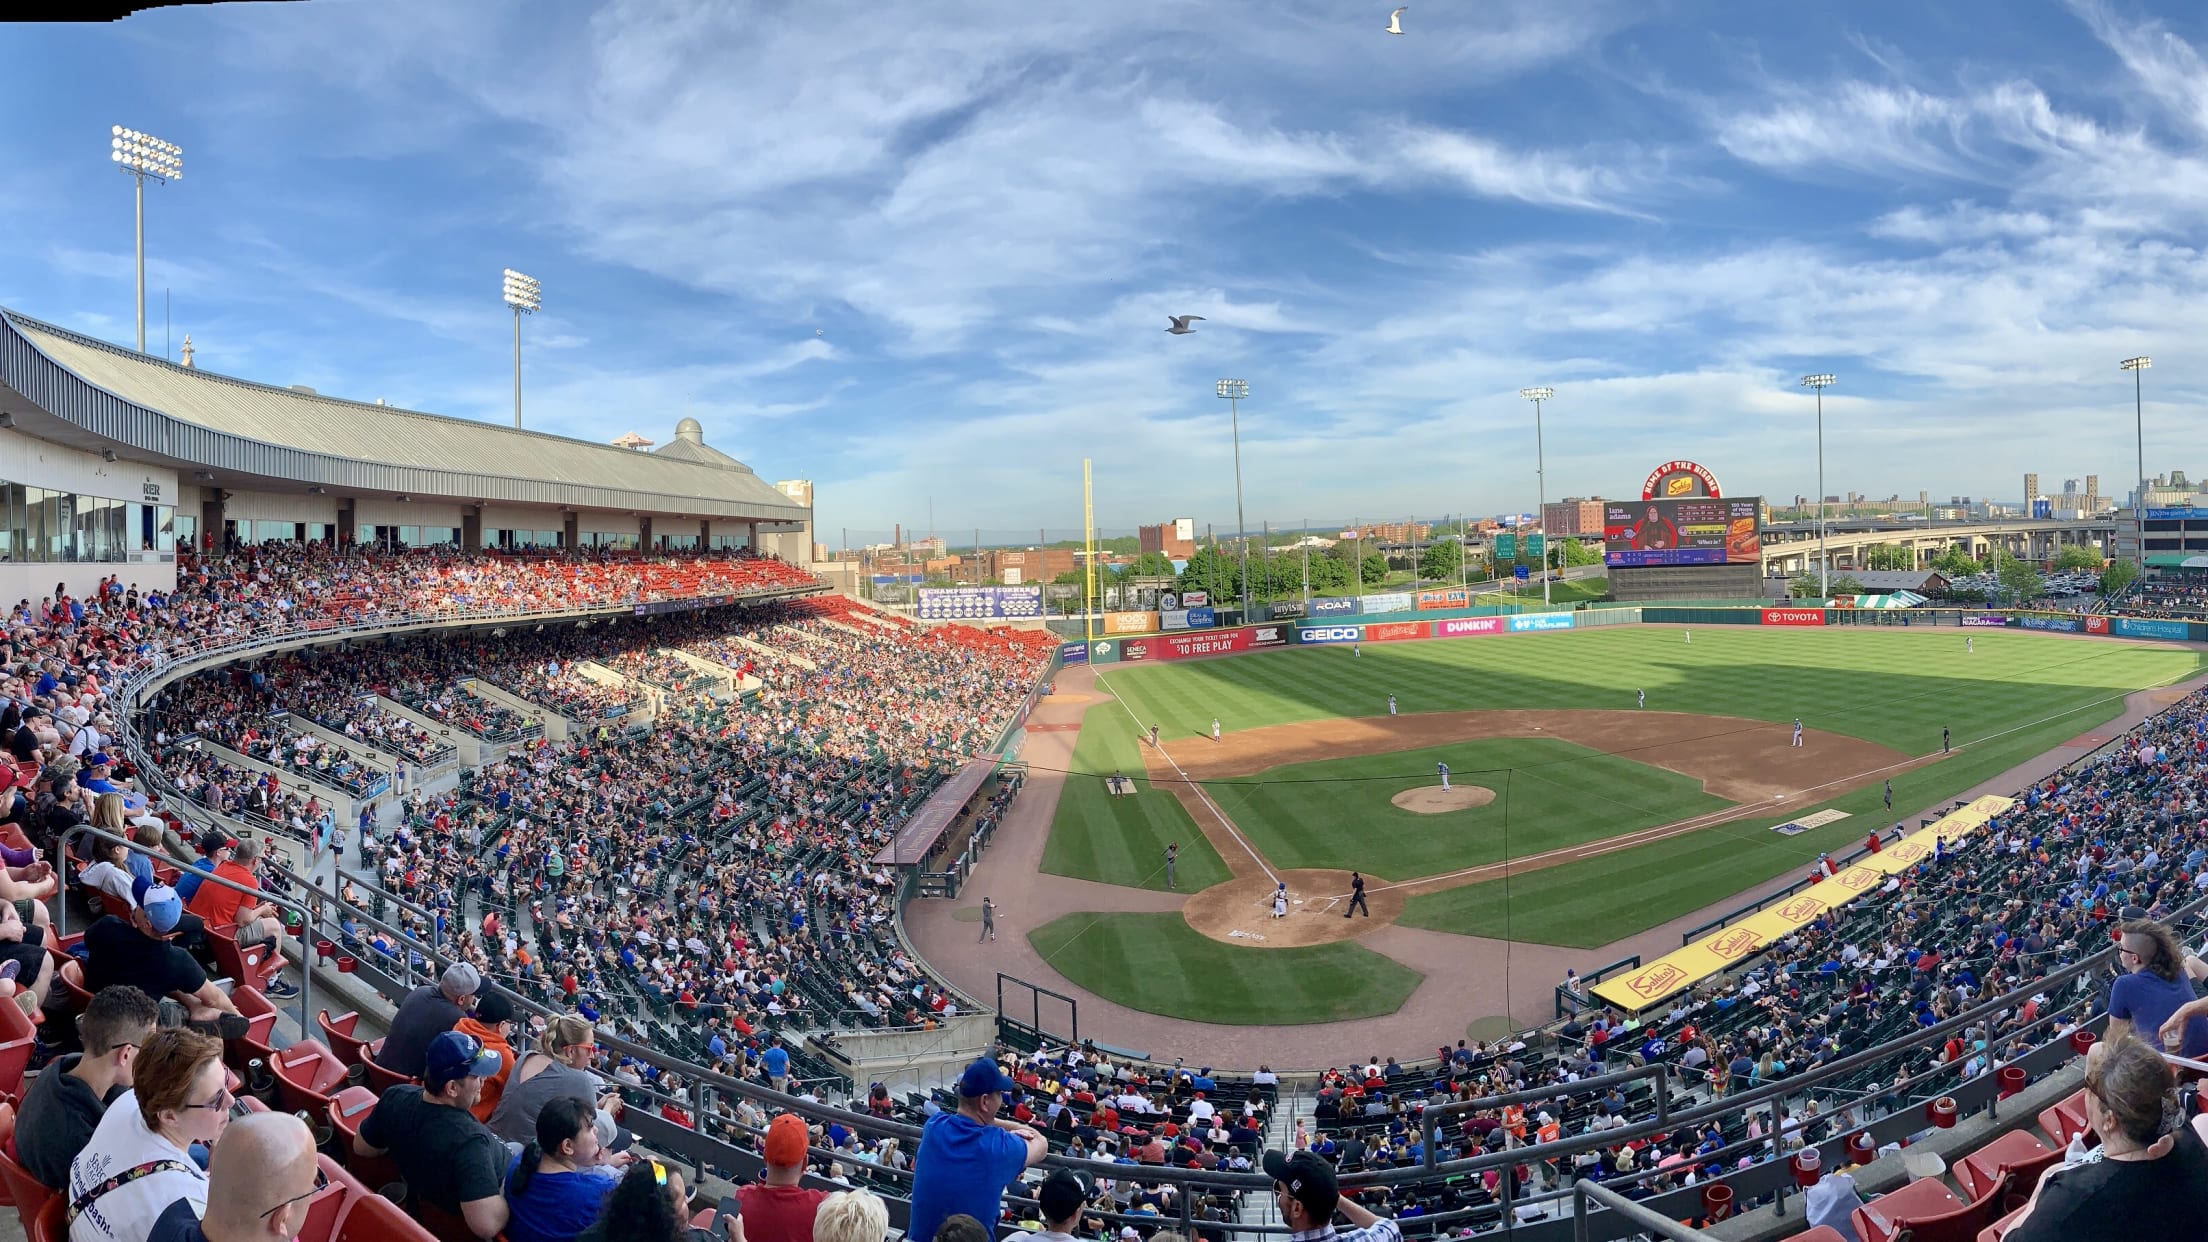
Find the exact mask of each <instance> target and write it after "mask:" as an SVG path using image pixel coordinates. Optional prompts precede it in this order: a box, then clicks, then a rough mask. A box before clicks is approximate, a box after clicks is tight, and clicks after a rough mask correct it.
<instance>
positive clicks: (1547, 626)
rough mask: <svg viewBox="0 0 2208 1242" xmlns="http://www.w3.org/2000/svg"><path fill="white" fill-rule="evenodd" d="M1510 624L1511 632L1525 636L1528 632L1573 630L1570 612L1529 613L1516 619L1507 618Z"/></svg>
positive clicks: (1522, 614)
mask: <svg viewBox="0 0 2208 1242" xmlns="http://www.w3.org/2000/svg"><path fill="white" fill-rule="evenodd" d="M1504 620H1506V621H1508V622H1510V632H1511V633H1513V634H1523V633H1525V632H1527V631H1528V630H1568V629H1570V628H1572V614H1570V613H1568V612H1528V613H1521V614H1519V615H1518V616H1515V617H1505V618H1504Z"/></svg>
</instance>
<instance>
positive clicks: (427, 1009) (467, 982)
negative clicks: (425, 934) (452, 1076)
mask: <svg viewBox="0 0 2208 1242" xmlns="http://www.w3.org/2000/svg"><path fill="white" fill-rule="evenodd" d="M482 986H483V975H482V973H481V972H480V971H478V970H476V968H475V967H473V966H470V965H469V964H468V963H466V962H454V963H453V964H452V965H450V966H447V967H445V973H444V974H443V975H442V976H440V977H439V978H438V980H437V986H435V987H431V986H429V985H428V984H426V983H425V984H423V985H422V986H421V987H418V988H416V989H414V990H413V991H412V992H409V993H407V995H406V999H405V1000H403V1001H400V1002H399V1011H398V1012H397V1013H395V1014H393V1015H391V1027H390V1029H389V1030H388V1031H386V1032H385V1033H384V1036H383V1050H382V1051H381V1052H378V1053H377V1054H376V1064H378V1065H380V1066H382V1067H383V1068H385V1069H387V1070H390V1071H391V1072H392V1073H394V1074H404V1075H406V1076H407V1077H408V1078H420V1077H421V1076H422V1064H423V1058H424V1057H425V1056H426V1055H427V1054H428V1052H429V1045H430V1041H431V1040H434V1039H436V1038H437V1037H438V1036H439V1035H442V1034H444V1033H445V1032H446V1031H449V1030H451V1029H452V1028H453V1027H455V1026H458V1025H459V1024H460V1019H462V1018H464V1017H467V1016H468V1008H467V1007H468V1005H469V1004H470V1002H472V1001H473V1000H474V998H475V994H476V992H477V991H479V990H480V989H481V988H482ZM471 1102H472V1097H471ZM527 1138H528V1135H527V1134H518V1135H515V1136H514V1141H515V1142H517V1143H518V1142H521V1141H523V1140H525V1139H527Z"/></svg>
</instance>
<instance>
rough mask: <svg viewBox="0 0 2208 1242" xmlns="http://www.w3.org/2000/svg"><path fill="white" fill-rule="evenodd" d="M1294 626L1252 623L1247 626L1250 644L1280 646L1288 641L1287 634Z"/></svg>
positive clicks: (1292, 630)
mask: <svg viewBox="0 0 2208 1242" xmlns="http://www.w3.org/2000/svg"><path fill="white" fill-rule="evenodd" d="M1294 629H1295V627H1293V626H1287V625H1253V626H1250V627H1249V631H1250V646H1252V647H1280V646H1285V645H1286V644H1287V642H1288V635H1289V634H1291V633H1293V632H1294Z"/></svg>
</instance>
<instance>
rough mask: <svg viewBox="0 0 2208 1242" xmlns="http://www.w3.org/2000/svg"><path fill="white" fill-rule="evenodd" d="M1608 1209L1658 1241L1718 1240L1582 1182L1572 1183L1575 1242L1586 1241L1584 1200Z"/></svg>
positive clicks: (1591, 1184) (1599, 1186)
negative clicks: (1654, 1236)
mask: <svg viewBox="0 0 2208 1242" xmlns="http://www.w3.org/2000/svg"><path fill="white" fill-rule="evenodd" d="M1590 1199H1592V1200H1594V1201H1595V1202H1596V1203H1597V1204H1600V1205H1601V1206H1603V1207H1606V1208H1609V1209H1610V1210H1611V1211H1613V1212H1616V1213H1617V1214H1618V1215H1620V1216H1623V1217H1625V1218H1626V1219H1627V1220H1629V1221H1632V1222H1633V1223H1634V1224H1636V1225H1639V1226H1640V1227H1641V1228H1643V1229H1645V1230H1647V1231H1648V1232H1650V1233H1653V1234H1655V1235H1656V1236H1657V1237H1659V1238H1670V1239H1672V1240H1673V1242H1717V1238H1716V1237H1715V1236H1714V1235H1712V1234H1708V1233H1704V1232H1703V1231H1701V1230H1700V1229H1696V1228H1694V1227H1693V1226H1691V1225H1682V1224H1680V1223H1679V1222H1678V1221H1675V1220H1673V1219H1672V1218H1670V1217H1669V1216H1666V1215H1664V1214H1663V1213H1662V1212H1651V1211H1649V1210H1648V1209H1647V1208H1645V1207H1642V1206H1641V1205H1640V1204H1638V1203H1635V1202H1633V1201H1632V1200H1631V1199H1628V1198H1626V1197H1625V1196H1624V1195H1621V1194H1619V1193H1618V1192H1617V1191H1615V1190H1612V1189H1610V1188H1609V1187H1608V1186H1605V1185H1603V1184H1602V1183H1601V1182H1592V1181H1586V1180H1581V1181H1577V1182H1573V1183H1572V1237H1573V1238H1574V1239H1575V1242H1588V1238H1589V1237H1590V1236H1591V1235H1589V1234H1588V1232H1587V1201H1588V1200H1590Z"/></svg>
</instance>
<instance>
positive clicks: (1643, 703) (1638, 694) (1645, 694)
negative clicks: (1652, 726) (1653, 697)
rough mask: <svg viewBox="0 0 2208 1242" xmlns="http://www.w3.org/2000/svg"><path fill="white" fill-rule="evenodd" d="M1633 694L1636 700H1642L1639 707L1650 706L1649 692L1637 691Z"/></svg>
mask: <svg viewBox="0 0 2208 1242" xmlns="http://www.w3.org/2000/svg"><path fill="white" fill-rule="evenodd" d="M1633 694H1634V696H1635V697H1636V698H1638V699H1639V700H1640V703H1639V706H1642V707H1646V706H1648V691H1646V690H1635V691H1634V692H1633Z"/></svg>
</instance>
